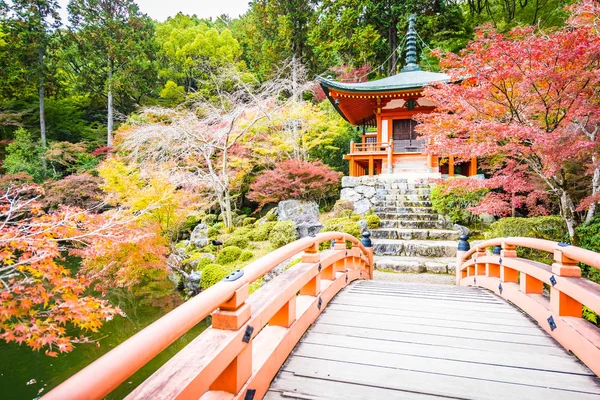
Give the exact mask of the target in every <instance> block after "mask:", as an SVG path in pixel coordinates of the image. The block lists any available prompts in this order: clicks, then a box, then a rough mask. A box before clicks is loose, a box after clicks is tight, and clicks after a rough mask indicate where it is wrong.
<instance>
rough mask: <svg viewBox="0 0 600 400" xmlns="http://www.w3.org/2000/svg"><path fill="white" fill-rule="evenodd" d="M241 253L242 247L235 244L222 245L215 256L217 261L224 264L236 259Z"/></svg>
mask: <svg viewBox="0 0 600 400" xmlns="http://www.w3.org/2000/svg"><path fill="white" fill-rule="evenodd" d="M241 254H242V249H240V248H239V247H237V246H227V247H223V249H221V251H220V252H219V255H218V256H217V263H219V264H222V265H225V264H231V263H232V262H235V261H237V259H238V258H240V255H241Z"/></svg>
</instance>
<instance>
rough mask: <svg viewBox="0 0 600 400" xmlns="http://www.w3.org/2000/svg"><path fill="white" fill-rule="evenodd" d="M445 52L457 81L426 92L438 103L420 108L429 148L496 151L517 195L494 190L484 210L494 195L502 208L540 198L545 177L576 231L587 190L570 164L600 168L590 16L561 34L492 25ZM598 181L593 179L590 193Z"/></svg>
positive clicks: (492, 166)
mask: <svg viewBox="0 0 600 400" xmlns="http://www.w3.org/2000/svg"><path fill="white" fill-rule="evenodd" d="M438 55H439V56H440V57H441V66H442V67H444V68H445V69H446V70H447V73H448V74H449V75H450V77H451V80H452V81H453V83H450V84H442V85H437V86H435V87H429V88H426V89H425V91H424V94H425V96H426V97H427V98H428V99H429V100H431V101H433V102H435V104H437V105H438V107H437V109H436V111H435V112H433V113H430V114H426V115H420V116H419V117H418V119H419V120H420V122H422V124H421V125H420V126H419V128H418V129H419V131H420V132H421V133H422V134H423V136H424V137H425V138H426V139H428V140H429V141H430V145H429V147H428V151H429V152H431V153H435V154H444V155H454V156H455V157H457V158H459V159H462V160H468V159H470V158H471V157H479V158H480V159H484V160H486V161H485V165H487V167H488V168H489V172H490V174H491V176H492V179H493V181H494V182H496V183H497V184H498V185H497V187H501V188H503V189H504V192H503V193H507V194H508V196H499V195H498V193H499V192H498V191H496V192H491V193H490V194H489V195H488V196H489V197H488V198H486V199H484V201H483V203H482V204H481V206H482V209H480V211H482V210H483V209H485V208H486V207H485V206H486V204H487V206H488V207H487V208H494V207H496V208H497V206H498V204H497V203H498V201H504V202H506V201H511V202H513V204H508V205H507V206H508V207H514V206H518V205H519V204H523V203H528V204H531V205H533V206H535V205H536V204H538V202H537V200H536V199H538V200H539V199H540V196H542V194H541V193H540V192H539V191H538V190H534V189H535V186H536V182H541V183H543V187H542V188H543V189H544V191H545V192H546V193H547V194H548V195H551V196H555V197H556V198H557V199H558V201H559V204H560V209H561V214H562V215H563V217H564V219H565V221H566V223H567V227H568V231H569V234H570V235H571V237H573V236H574V234H575V230H574V228H575V226H576V225H577V223H578V221H579V217H580V216H578V215H577V211H578V209H577V204H576V203H577V202H578V201H579V199H577V198H576V197H574V196H573V194H572V192H571V191H570V189H571V188H572V187H573V186H574V182H573V180H574V178H573V176H572V175H569V173H568V171H567V165H568V163H570V162H577V163H579V164H582V165H587V166H588V168H587V169H586V170H585V172H584V174H587V175H594V173H597V172H595V171H598V168H600V165H599V164H598V151H599V148H600V142H599V141H600V139H599V138H598V135H595V134H594V135H591V133H592V132H594V133H595V132H597V131H598V126H599V122H600V119H599V116H600V103H599V101H598V100H599V98H598V89H599V88H600V74H599V69H598V63H599V60H600V57H599V56H600V39H599V37H598V36H597V35H595V34H594V33H593V30H591V29H589V27H588V26H587V25H586V26H582V27H568V28H565V29H563V30H560V31H556V32H552V33H545V32H540V31H537V30H535V29H534V28H533V27H531V28H517V29H514V30H512V31H511V32H510V33H508V34H500V33H496V32H494V31H493V30H492V28H491V27H490V26H485V27H483V28H481V29H480V30H479V31H477V32H476V38H475V40H473V41H472V42H470V43H469V44H468V46H467V47H466V48H465V49H464V50H463V51H462V52H461V53H460V54H459V55H456V54H452V53H448V54H444V55H442V54H438ZM576 178H577V179H580V178H581V177H576ZM597 190H598V187H597V186H596V187H593V185H590V187H589V188H588V190H587V192H588V193H587V195H589V196H595V195H596V194H597ZM511 193H512V194H513V195H511ZM527 193H530V194H529V195H528V194H527ZM514 194H518V196H516V197H515V196H514ZM531 196H533V197H531ZM515 201H516V203H514V202H515ZM587 201H589V200H587ZM588 207H589V204H588ZM538 212H541V213H543V210H538ZM592 215H593V210H592Z"/></svg>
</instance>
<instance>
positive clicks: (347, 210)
mask: <svg viewBox="0 0 600 400" xmlns="http://www.w3.org/2000/svg"><path fill="white" fill-rule="evenodd" d="M353 212H354V203H352V202H351V201H348V200H338V201H336V202H335V205H334V206H333V216H334V217H335V218H339V217H344V216H348V215H351V214H352V213H353Z"/></svg>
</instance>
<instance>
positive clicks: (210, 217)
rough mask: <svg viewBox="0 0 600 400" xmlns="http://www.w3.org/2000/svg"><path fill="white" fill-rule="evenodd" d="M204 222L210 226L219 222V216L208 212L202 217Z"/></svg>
mask: <svg viewBox="0 0 600 400" xmlns="http://www.w3.org/2000/svg"><path fill="white" fill-rule="evenodd" d="M202 222H203V223H205V224H206V225H208V226H211V225H214V224H215V222H217V216H216V215H215V214H208V215H206V216H205V217H204V218H202Z"/></svg>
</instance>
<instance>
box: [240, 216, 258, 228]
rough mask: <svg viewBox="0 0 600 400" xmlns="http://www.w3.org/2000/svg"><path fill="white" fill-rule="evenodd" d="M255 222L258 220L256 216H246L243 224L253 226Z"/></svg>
mask: <svg viewBox="0 0 600 400" xmlns="http://www.w3.org/2000/svg"><path fill="white" fill-rule="evenodd" d="M255 222H256V218H254V217H246V218H244V221H243V222H242V225H243V226H251V225H252V224H254V223H255Z"/></svg>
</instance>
